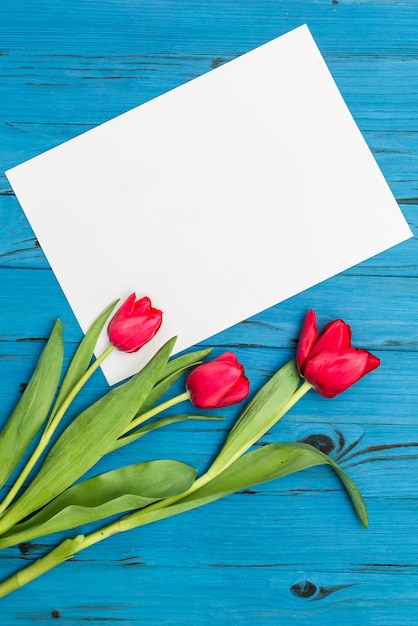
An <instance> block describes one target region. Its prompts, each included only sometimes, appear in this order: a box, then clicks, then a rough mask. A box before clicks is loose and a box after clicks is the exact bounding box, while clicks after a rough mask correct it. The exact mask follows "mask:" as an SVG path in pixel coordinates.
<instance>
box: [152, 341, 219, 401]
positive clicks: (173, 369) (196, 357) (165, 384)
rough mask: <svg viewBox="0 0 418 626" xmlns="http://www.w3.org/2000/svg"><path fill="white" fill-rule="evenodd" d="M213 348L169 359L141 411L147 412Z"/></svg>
mask: <svg viewBox="0 0 418 626" xmlns="http://www.w3.org/2000/svg"><path fill="white" fill-rule="evenodd" d="M212 349H213V348H206V349H204V350H195V351H194V352H189V353H188V354H183V355H182V356H178V357H176V358H175V359H170V361H169V362H168V363H167V365H166V367H165V368H164V371H163V373H162V375H161V377H160V379H159V381H158V382H157V384H156V385H155V387H154V389H153V390H152V392H151V393H150V394H149V396H148V398H147V400H146V402H145V403H144V405H143V407H142V411H147V410H148V409H149V408H150V407H152V406H153V405H154V404H155V403H156V402H158V400H159V399H160V398H161V397H162V396H163V395H164V394H165V393H166V392H167V391H168V390H169V389H170V388H171V386H172V385H173V384H174V383H175V382H176V381H177V380H178V379H179V378H180V377H181V376H183V374H184V373H185V372H186V371H187V370H188V369H190V368H191V367H194V366H195V365H198V364H199V363H201V362H202V360H203V359H205V358H206V357H207V356H208V355H209V354H210V353H211V352H212Z"/></svg>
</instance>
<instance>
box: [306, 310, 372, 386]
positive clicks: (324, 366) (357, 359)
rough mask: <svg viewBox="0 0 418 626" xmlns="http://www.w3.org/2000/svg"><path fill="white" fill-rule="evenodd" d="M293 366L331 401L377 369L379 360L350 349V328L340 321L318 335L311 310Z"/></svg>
mask: <svg viewBox="0 0 418 626" xmlns="http://www.w3.org/2000/svg"><path fill="white" fill-rule="evenodd" d="M296 364H297V367H298V369H299V372H300V374H301V376H303V377H304V378H305V380H306V381H307V382H308V383H310V384H311V385H312V386H313V387H314V389H315V390H316V391H317V392H318V393H319V394H321V396H324V397H325V398H333V397H334V396H336V395H337V394H339V393H342V392H343V391H345V390H346V389H348V388H349V387H351V385H354V383H356V382H357V381H358V380H360V378H362V377H363V376H365V375H366V374H368V373H369V372H371V371H372V370H374V369H376V368H377V367H379V365H380V359H378V358H377V357H376V356H374V355H373V354H371V353H370V352H367V351H366V350H360V349H357V348H352V347H351V329H350V326H349V325H348V324H346V323H345V322H343V321H342V320H334V321H333V322H330V323H329V324H327V325H326V326H325V328H324V330H323V331H322V332H321V334H318V330H317V327H316V315H315V311H313V310H312V309H311V310H310V311H309V312H308V314H307V315H306V317H305V321H304V323H303V326H302V331H301V333H300V337H299V342H298V346H297V350H296Z"/></svg>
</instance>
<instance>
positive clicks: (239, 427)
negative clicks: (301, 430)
mask: <svg viewBox="0 0 418 626" xmlns="http://www.w3.org/2000/svg"><path fill="white" fill-rule="evenodd" d="M299 385H300V375H299V372H298V370H297V368H296V363H295V361H294V360H292V361H290V362H289V363H287V364H286V365H284V366H283V367H282V368H281V369H280V370H279V371H278V372H276V373H275V374H274V376H272V377H271V378H270V380H269V381H268V382H267V383H266V384H265V385H264V386H263V387H262V388H261V389H260V391H259V392H258V393H257V394H256V395H255V396H254V398H253V399H252V400H251V401H250V402H249V404H248V405H247V407H246V408H245V409H244V411H243V412H242V414H241V416H240V418H239V419H238V421H237V422H236V423H235V425H234V426H233V428H232V429H231V431H230V433H229V435H228V437H227V438H226V440H225V443H224V445H223V447H222V449H221V451H220V453H219V454H218V456H217V457H216V459H215V461H214V462H213V464H212V467H211V468H210V470H209V471H210V472H211V473H213V474H214V475H217V474H218V473H219V472H220V471H222V470H223V469H225V467H228V465H230V464H231V463H233V462H234V461H235V460H236V459H238V457H240V456H241V455H242V454H243V453H244V452H246V450H248V449H249V448H250V447H251V446H252V445H253V444H254V443H255V442H256V441H257V440H258V439H260V437H262V436H263V435H264V434H265V433H266V432H267V431H268V430H269V429H270V428H271V427H272V426H273V425H274V424H275V423H276V422H277V420H278V419H279V418H280V417H281V416H282V415H283V414H284V413H286V411H287V410H288V408H289V401H290V400H291V398H292V396H293V394H294V393H295V391H296V390H297V388H298V387H299Z"/></svg>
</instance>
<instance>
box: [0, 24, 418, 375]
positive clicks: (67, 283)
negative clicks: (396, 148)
mask: <svg viewBox="0 0 418 626" xmlns="http://www.w3.org/2000/svg"><path fill="white" fill-rule="evenodd" d="M7 176H8V178H9V180H10V182H11V184H12V186H13V189H14V191H15V193H16V195H17V197H18V199H19V201H20V203H21V206H22V208H23V210H24V211H25V213H26V215H27V217H28V219H29V221H30V223H31V225H32V228H33V230H34V232H35V234H36V236H37V237H38V239H39V242H40V244H41V246H42V248H43V250H44V252H45V254H46V256H47V258H48V260H49V263H50V265H51V267H52V269H53V270H54V272H55V274H56V277H57V279H58V281H59V283H60V285H61V287H62V289H63V291H64V293H65V295H66V297H67V299H68V301H69V303H70V305H71V307H72V309H73V311H74V313H75V315H76V317H77V319H78V321H79V323H80V325H81V327H82V329H83V330H84V331H86V329H87V328H88V326H89V325H90V323H91V322H92V321H93V319H94V318H95V317H96V316H97V315H98V314H99V313H100V312H101V310H102V309H103V308H104V307H105V306H106V305H107V304H108V303H109V302H111V301H112V300H113V299H115V298H116V297H119V296H120V297H121V298H125V297H126V296H127V295H129V294H130V293H131V292H133V291H135V292H136V294H137V296H138V297H141V296H143V295H148V296H149V297H150V298H151V300H152V302H153V304H154V306H156V307H157V308H160V309H162V310H163V311H164V323H163V326H162V328H161V330H160V332H159V333H158V334H157V336H156V337H155V338H154V339H153V340H152V342H151V343H150V344H148V346H146V348H144V349H143V350H141V351H140V352H139V353H136V354H134V355H126V354H121V353H118V354H112V356H111V357H110V358H109V359H108V360H107V362H105V364H104V366H103V370H104V373H105V376H106V377H107V380H108V381H109V383H115V382H117V381H119V380H122V379H124V378H126V377H127V376H129V375H130V374H132V373H134V372H136V371H137V370H138V368H139V367H140V366H141V365H142V364H143V363H144V362H145V360H148V359H149V358H150V356H151V354H152V353H154V351H155V350H156V349H157V347H159V346H160V345H161V344H162V343H163V342H164V341H166V340H167V339H168V338H169V337H171V336H173V335H177V336H178V340H177V344H176V351H181V350H183V349H185V348H187V347H189V346H192V345H194V344H196V343H198V342H199V341H201V340H203V339H206V338H208V337H210V336H212V335H213V334H215V333H218V332H220V331H222V330H223V329H225V328H227V327H229V326H231V325H233V324H235V323H238V322H240V321H241V320H243V319H246V318H248V317H250V316H252V315H254V314H256V313H258V312H260V311H262V310H264V309H266V308H268V307H270V306H272V305H274V304H276V303H278V302H280V301H282V300H284V299H286V298H289V297H291V296H293V295H295V294H296V293H298V292H300V291H302V290H304V289H307V288H308V287H311V286H312V285H314V284H316V283H318V282H320V281H323V280H324V279H326V278H329V277H330V276H332V275H334V274H336V273H338V272H341V271H343V270H345V269H347V268H348V267H351V266H353V265H355V264H357V263H359V262H361V261H363V260H365V259H367V258H368V257H371V256H373V255H375V254H377V253H379V252H381V251H383V250H385V249H387V248H389V247H391V246H393V245H395V244H397V243H399V242H401V241H403V240H405V239H407V238H409V237H410V236H411V233H410V230H409V228H408V226H407V224H406V222H405V220H404V218H403V216H402V214H401V212H400V210H399V207H398V206H397V204H396V202H395V200H394V198H393V195H392V193H391V191H390V189H389V187H388V185H387V183H386V182H385V180H384V178H383V176H382V173H381V172H380V170H379V168H378V166H377V164H376V162H375V160H374V158H373V156H372V154H371V152H370V150H369V148H368V147H367V145H366V143H365V141H364V139H363V137H362V135H361V133H360V132H359V130H358V128H357V126H356V124H355V122H354V120H353V118H352V116H351V115H350V112H349V111H348V109H347V107H346V105H345V103H344V101H343V99H342V97H341V95H340V93H339V91H338V89H337V87H336V85H335V83H334V80H333V79H332V77H331V74H330V73H329V70H328V69H327V66H326V64H325V62H324V60H323V58H322V56H321V54H320V52H319V50H318V48H317V46H316V44H315V42H314V40H313V38H312V36H311V34H310V32H309V30H308V28H307V26H301V27H300V28H297V29H295V30H293V31H291V32H289V33H287V34H285V35H283V36H281V37H278V38H277V39H274V40H273V41H271V42H269V43H267V44H265V45H262V46H261V47H259V48H257V49H255V50H253V51H251V52H249V53H247V54H245V55H243V56H241V57H239V58H237V59H236V60H234V61H231V62H230V63H227V64H225V65H223V66H221V67H219V68H217V69H215V70H213V71H211V72H209V73H207V74H205V75H203V76H201V77H199V78H196V79H195V80H192V81H190V82H188V83H187V84H185V85H182V86H181V87H178V88H176V89H174V90H172V91H170V92H168V93H166V94H164V95H162V96H160V97H158V98H155V99H153V100H151V101H150V102H147V103H145V104H143V105H141V106H139V107H137V108H135V109H133V110H131V111H129V112H127V113H125V114H123V115H120V116H118V117H117V118H115V119H113V120H110V121H109V122H106V123H105V124H102V125H101V126H99V127H97V128H95V129H93V130H90V131H88V132H86V133H84V134H82V135H81V136H79V137H76V138H75V139H72V140H71V141H68V142H66V143H64V144H62V145H60V146H58V147H56V148H54V149H52V150H49V151H48V152H46V153H44V154H41V155H40V156H37V157H35V158H33V159H31V160H30V161H27V162H25V163H23V164H21V165H19V166H17V167H15V168H13V169H11V170H9V171H8V172H7ZM365 297H367V294H365ZM242 332H243V333H244V332H245V329H244V328H243V331H242ZM242 340H243V341H246V340H249V341H250V338H249V337H245V336H243V338H242ZM105 343H106V337H105V336H103V337H102V338H101V340H100V345H99V349H98V352H100V351H101V349H102V348H103V347H104V345H105Z"/></svg>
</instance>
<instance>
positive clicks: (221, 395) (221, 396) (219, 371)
mask: <svg viewBox="0 0 418 626" xmlns="http://www.w3.org/2000/svg"><path fill="white" fill-rule="evenodd" d="M186 389H187V391H188V392H189V397H190V400H191V402H192V403H193V404H194V405H195V406H197V407H198V408H199V409H219V408H221V407H224V406H230V405H231V404H236V403H238V402H241V401H242V400H244V398H246V397H247V396H248V393H249V390H250V383H249V381H248V379H247V378H246V376H245V375H244V368H243V366H242V365H241V364H240V363H238V359H237V357H236V356H235V354H233V353H232V352H225V354H222V355H221V356H219V357H218V358H216V359H214V360H213V361H209V362H208V363H202V365H198V366H197V367H196V368H195V369H194V370H193V371H192V372H191V373H190V374H189V376H188V377H187V379H186Z"/></svg>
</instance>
